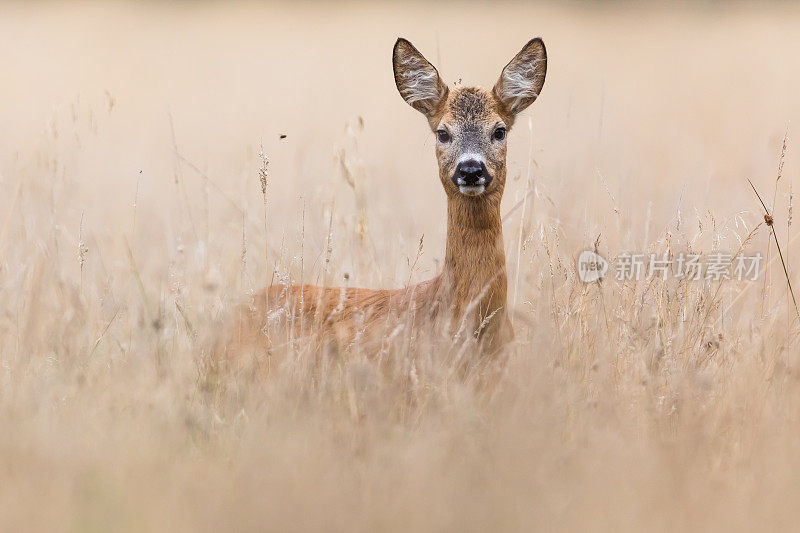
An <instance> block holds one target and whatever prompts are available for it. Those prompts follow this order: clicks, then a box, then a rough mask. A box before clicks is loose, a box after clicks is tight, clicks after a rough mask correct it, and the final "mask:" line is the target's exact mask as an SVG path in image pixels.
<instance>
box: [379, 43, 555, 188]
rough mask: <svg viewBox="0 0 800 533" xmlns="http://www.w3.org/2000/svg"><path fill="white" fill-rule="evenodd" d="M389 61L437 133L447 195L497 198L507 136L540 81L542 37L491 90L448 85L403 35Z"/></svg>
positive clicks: (404, 90)
mask: <svg viewBox="0 0 800 533" xmlns="http://www.w3.org/2000/svg"><path fill="white" fill-rule="evenodd" d="M392 61H393V66H394V80H395V83H396V84H397V90H398V91H400V95H401V96H402V97H403V99H404V100H405V101H406V102H408V104H409V105H411V107H413V108H414V109H416V110H417V111H419V112H421V113H422V114H423V115H425V117H426V118H427V119H428V124H430V127H431V130H432V131H433V132H434V134H435V135H436V158H437V160H438V162H439V178H440V180H441V182H442V185H443V186H444V190H445V192H446V193H447V196H448V198H461V197H466V198H471V199H474V200H480V199H486V198H490V197H495V198H497V199H499V198H500V197H501V196H502V194H503V189H504V187H505V180H506V136H507V134H508V132H509V131H510V130H511V127H512V125H513V124H514V118H515V117H516V115H517V114H518V113H520V112H521V111H522V110H524V109H525V108H527V107H528V106H529V105H530V104H532V103H533V101H534V100H536V98H537V97H538V96H539V92H540V91H541V90H542V85H544V78H545V73H546V71H547V52H546V51H545V47H544V43H543V42H542V40H541V39H538V38H537V39H533V40H531V41H529V42H528V44H526V45H525V46H524V47H523V48H522V50H520V52H519V53H518V54H517V55H516V56H514V58H513V59H512V60H511V61H510V62H509V63H508V64H507V65H506V66H505V68H504V69H503V71H502V73H501V74H500V78H499V79H498V80H497V83H495V85H494V88H493V89H492V90H491V91H488V90H486V89H482V88H479V87H458V88H455V89H452V90H450V89H448V87H447V85H446V84H445V83H444V82H443V81H442V79H441V77H440V76H439V72H438V71H437V70H436V67H434V66H433V65H432V64H431V63H430V62H429V61H428V60H427V59H425V57H424V56H423V55H422V54H421V53H420V52H419V50H417V49H416V48H414V45H412V44H411V43H410V42H409V41H407V40H405V39H398V40H397V42H396V43H395V45H394V54H393V58H392Z"/></svg>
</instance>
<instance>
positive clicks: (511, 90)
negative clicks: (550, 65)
mask: <svg viewBox="0 0 800 533" xmlns="http://www.w3.org/2000/svg"><path fill="white" fill-rule="evenodd" d="M545 74H547V50H545V48H544V42H542V40H541V39H539V38H536V39H531V40H530V41H528V44H526V45H525V46H523V47H522V50H520V51H519V53H518V54H517V55H516V56H514V59H512V60H511V61H510V62H509V63H508V65H506V67H505V68H504V69H503V72H502V73H501V74H500V79H499V80H497V83H496V84H495V86H494V94H495V95H497V98H499V99H500V101H501V102H502V103H503V105H504V106H505V108H506V109H507V110H508V111H509V113H511V114H512V115H516V114H517V113H519V112H520V111H522V110H523V109H525V108H526V107H528V106H529V105H531V104H532V103H533V101H534V100H536V98H538V97H539V93H540V92H541V91H542V86H543V85H544V77H545Z"/></svg>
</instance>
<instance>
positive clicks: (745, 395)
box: [0, 3, 800, 531]
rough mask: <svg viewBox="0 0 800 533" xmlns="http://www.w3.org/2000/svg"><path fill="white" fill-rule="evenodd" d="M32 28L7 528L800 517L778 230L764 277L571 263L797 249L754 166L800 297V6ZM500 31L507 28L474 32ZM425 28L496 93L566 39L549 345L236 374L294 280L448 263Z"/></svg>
mask: <svg viewBox="0 0 800 533" xmlns="http://www.w3.org/2000/svg"><path fill="white" fill-rule="evenodd" d="M0 9H1V10H2V16H0V50H2V52H0V64H2V65H3V71H4V79H5V82H4V83H2V84H0V101H1V102H3V104H2V106H0V360H1V361H2V373H1V376H2V377H1V378H0V380H1V381H0V428H2V431H0V529H2V530H8V531H11V530H42V531H53V530H68V531H86V530H89V531H107V530H131V531H141V530H168V531H198V530H214V531H219V530H228V529H232V530H272V531H294V530H307V529H317V530H347V531H350V530H365V531H376V530H377V531H380V530H402V531H407V530H430V531H441V530H454V531H460V530H475V531H486V530H497V529H501V530H531V529H544V530H561V529H569V530H584V529H590V530H614V531H619V530H634V531H640V530H644V529H647V530H665V531H667V530H668V531H673V530H682V529H686V528H690V529H696V530H751V529H755V528H763V529H767V530H774V529H793V528H794V525H795V524H796V523H797V522H798V519H800V512H798V506H797V505H796V504H797V495H798V489H800V459H798V454H797V447H798V445H800V425H796V424H800V420H798V413H799V412H800V411H799V410H798V409H799V408H800V381H799V380H798V378H799V377H800V360H798V355H800V353H799V352H798V339H797V335H798V325H797V320H796V316H795V314H794V309H793V306H792V304H791V299H790V298H789V297H788V293H787V290H786V282H785V279H784V277H783V276H784V274H783V270H782V268H781V266H780V263H779V262H778V261H777V260H776V259H775V250H774V244H773V245H772V251H771V252H770V254H771V255H770V257H769V261H770V263H769V268H768V270H767V273H766V275H765V276H763V277H762V279H760V280H759V281H758V282H749V283H748V282H742V283H738V282H731V281H725V282H678V281H676V280H674V279H667V280H660V279H652V280H647V281H640V282H626V283H619V282H616V281H615V280H613V279H611V280H607V281H605V282H604V283H602V284H600V285H598V284H593V285H585V284H583V283H581V282H580V281H579V280H578V279H577V278H576V273H575V269H574V261H575V258H576V256H577V254H578V252H579V251H580V250H583V249H587V248H589V249H591V248H593V247H594V246H595V244H596V245H597V246H598V249H599V251H600V252H601V253H603V254H604V255H606V256H607V257H613V256H615V255H617V254H619V253H621V252H623V251H641V252H661V253H663V252H673V253H678V252H682V251H695V252H709V251H712V250H725V251H729V252H732V253H735V252H737V251H739V250H741V251H742V252H743V253H753V252H757V251H760V252H762V253H765V254H766V253H767V247H768V242H769V239H770V238H771V236H770V234H769V233H768V232H767V228H766V227H765V226H764V225H763V224H762V225H761V226H759V224H761V223H762V221H763V212H762V209H761V206H760V204H758V202H757V200H756V199H755V198H754V197H753V194H752V190H750V188H749V185H748V184H747V181H746V179H747V178H751V179H752V180H753V182H754V183H755V185H756V186H757V187H758V189H759V191H760V192H761V194H762V196H763V197H764V198H765V200H769V199H773V198H774V205H775V208H774V209H775V211H774V213H773V216H774V219H775V226H774V228H775V230H776V236H777V238H778V239H779V240H780V243H781V246H782V250H783V252H784V255H785V259H786V260H787V262H788V267H789V274H790V276H792V280H793V281H794V282H795V283H794V286H795V287H796V286H798V283H797V278H796V277H795V276H794V272H795V271H796V262H795V260H794V258H795V257H797V243H796V240H795V235H796V234H795V230H794V227H793V226H791V225H789V224H788V220H787V219H788V217H789V205H790V200H789V197H788V193H789V191H791V184H792V181H793V178H794V176H795V175H796V173H797V171H798V168H799V167H798V163H800V156H798V154H800V150H797V149H795V146H794V142H793V137H794V136H795V135H794V133H793V128H794V124H796V123H797V122H798V120H797V119H798V118H800V101H798V100H797V97H796V92H797V91H796V87H797V85H798V83H800V72H799V71H798V70H797V68H796V66H797V65H796V57H797V56H798V52H800V40H798V38H797V33H796V26H797V23H798V20H800V13H799V12H798V11H797V9H796V8H794V7H792V6H789V5H784V4H766V5H764V4H754V5H749V4H737V5H735V6H733V7H728V8H725V9H723V7H721V6H720V5H717V4H708V5H706V4H701V5H699V6H687V5H684V6H682V7H680V8H670V9H666V8H664V9H661V8H659V7H657V6H648V7H638V8H635V7H631V6H623V5H618V6H614V7H605V8H601V7H599V6H596V5H594V4H582V3H581V4H571V5H567V6H566V7H556V6H550V5H544V6H537V7H524V6H519V5H511V4H509V5H502V6H492V7H489V6H480V5H476V4H475V5H473V4H469V5H459V4H447V5H445V6H442V7H435V8H431V7H426V6H422V5H412V6H411V7H405V8H394V7H390V6H388V5H386V6H372V5H369V6H368V5H347V6H344V7H342V6H338V7H335V8H334V7H327V6H318V5H312V4H303V5H300V6H290V5H279V6H261V5H256V4H242V5H236V6H230V5H216V4H199V5H193V4H177V5H163V6H162V5H159V4H145V5H134V4H114V5H110V6H109V5H105V6H101V5H92V4H85V5H78V6H75V5H72V6H57V5H46V4H35V5H30V6H29V5H25V4H4V5H3V6H2V7H1V8H0ZM476 21H479V23H480V24H479V27H487V28H488V27H489V25H492V24H494V25H501V26H502V28H503V31H502V32H497V33H491V32H488V31H487V33H486V34H483V33H481V32H478V33H477V34H476V33H475V32H471V33H470V35H471V36H472V37H474V38H471V39H468V40H466V41H465V39H464V38H463V30H464V28H468V27H470V28H471V27H473V25H475V24H477V22H476ZM398 34H402V35H404V36H406V37H409V38H410V39H412V40H413V41H414V42H415V44H417V45H418V46H419V47H420V49H421V50H423V52H424V53H426V54H427V55H428V56H429V57H430V58H431V59H432V60H433V61H434V62H436V63H437V65H438V66H439V67H440V71H441V72H442V74H443V75H444V76H445V78H446V79H447V80H448V81H451V82H453V81H456V80H458V79H459V78H463V81H464V83H481V84H483V85H489V84H491V83H492V82H493V81H494V79H495V77H496V76H497V74H498V73H499V71H500V69H501V67H502V66H503V65H504V64H505V62H506V61H507V60H508V59H509V58H510V57H511V56H512V55H513V53H514V52H515V51H516V50H517V49H518V48H519V46H521V45H522V43H524V42H525V41H527V39H529V38H530V37H531V36H533V35H535V34H541V35H542V36H543V37H544V38H545V41H546V42H547V46H548V51H549V53H550V71H549V72H548V80H547V83H546V85H545V90H544V93H543V95H542V97H541V98H540V99H539V101H537V102H536V103H535V104H534V106H533V110H532V111H531V112H529V113H530V114H529V117H530V121H529V118H528V117H522V118H521V119H520V120H519V121H518V123H517V125H516V127H515V129H514V131H513V132H512V133H511V135H510V141H509V142H510V156H509V165H510V172H509V185H508V187H507V191H506V200H505V210H506V211H511V209H512V207H513V206H515V205H518V203H519V202H520V201H523V206H524V207H523V206H520V207H519V208H518V209H516V210H514V211H513V212H511V213H510V215H509V217H508V218H507V220H506V222H505V230H506V241H507V242H506V245H507V246H506V249H507V257H508V264H509V269H510V276H509V279H510V280H512V282H511V284H510V290H509V296H510V304H511V306H512V312H513V316H514V322H515V329H516V332H517V340H516V343H515V344H514V345H513V346H512V347H511V348H510V349H509V350H508V353H507V354H506V357H505V359H506V360H505V361H504V362H503V363H502V364H500V363H498V364H494V365H489V366H486V367H473V368H472V371H471V372H468V373H467V375H464V374H463V373H461V372H460V371H459V368H460V366H459V364H458V361H456V359H458V357H460V354H458V353H442V352H441V351H432V350H430V349H428V348H429V346H426V344H425V342H424V340H423V339H419V338H416V337H414V336H413V335H411V334H409V332H408V331H405V330H402V329H398V330H396V331H394V332H392V333H390V334H389V335H387V338H386V339H385V343H384V345H383V350H382V351H381V353H380V354H379V357H380V358H381V360H382V361H383V364H376V363H375V361H374V360H373V359H370V358H369V357H367V356H366V355H365V354H359V353H354V354H351V355H350V356H341V357H337V356H324V357H321V356H320V347H319V346H318V345H316V344H313V343H295V344H287V345H285V346H283V347H281V349H279V350H276V352H275V354H274V355H273V357H272V360H271V361H270V370H271V376H270V378H269V379H268V380H266V381H258V380H254V379H252V376H249V375H246V374H243V375H225V374H219V373H217V372H215V371H214V368H213V366H209V365H207V364H206V361H205V359H204V357H203V355H204V353H203V349H204V346H207V344H206V342H207V340H208V339H209V338H213V337H214V336H215V335H216V334H218V333H219V327H220V326H219V325H220V324H221V323H222V321H223V320H224V318H225V317H226V315H227V314H228V313H229V312H230V310H231V309H232V306H234V305H236V304H237V303H239V302H241V301H245V300H246V299H247V297H248V294H252V292H253V291H255V290H257V289H259V288H260V287H262V286H263V285H265V284H268V283H270V282H273V283H286V282H290V281H291V282H301V281H303V282H313V283H323V284H342V283H347V284H350V285H359V286H372V287H378V286H381V287H397V286H401V285H403V284H405V283H407V282H409V281H418V280H421V279H425V278H427V277H430V276H432V275H433V274H434V273H435V272H436V270H437V268H438V262H439V261H441V258H442V256H443V249H444V248H443V242H444V207H445V206H444V197H443V194H442V193H441V191H440V185H439V183H438V180H437V179H436V175H435V168H436V167H435V163H434V158H433V145H432V141H431V140H430V135H429V134H428V133H427V131H426V129H425V125H424V121H423V120H422V119H421V118H420V117H419V116H417V115H416V114H415V113H414V112H413V111H412V110H410V109H408V108H407V106H406V105H405V104H404V103H403V102H402V101H401V99H400V98H399V96H397V94H396V93H395V89H394V86H393V82H392V78H391V70H390V50H391V45H392V43H393V42H394V39H395V37H396V36H397V35H398ZM787 124H788V127H789V138H788V148H787V151H786V154H785V160H784V161H782V162H781V167H782V178H781V179H780V180H779V181H778V182H777V185H775V183H776V178H777V172H778V171H777V169H778V165H779V158H780V157H781V146H782V140H783V135H784V132H785V130H786V128H787ZM280 135H286V138H284V139H281V138H280ZM262 147H263V153H264V154H266V155H267V156H268V157H269V166H263V165H264V160H263V159H262V158H261V157H260V153H261V150H262ZM260 168H263V169H265V170H266V171H267V172H268V174H267V175H265V174H261V175H263V176H264V177H265V181H266V190H265V194H264V195H263V196H262V190H261V183H260V174H259V169H260ZM773 187H777V188H775V189H773ZM773 192H774V195H773V194H770V193H773ZM265 205H266V209H265ZM768 207H769V208H770V209H772V208H773V206H772V205H769V206H768ZM265 228H266V236H265ZM355 352H357V350H355Z"/></svg>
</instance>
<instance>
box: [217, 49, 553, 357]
mask: <svg viewBox="0 0 800 533" xmlns="http://www.w3.org/2000/svg"><path fill="white" fill-rule="evenodd" d="M392 61H393V66H394V79H395V83H396V85H397V89H398V91H399V92H400V95H401V96H402V97H403V99H404V100H405V101H406V102H407V103H408V104H410V105H411V107H413V108H414V109H416V110H417V111H419V112H421V113H422V114H423V115H425V117H426V118H427V119H428V124H429V125H430V128H431V130H432V132H433V133H434V134H435V136H436V158H437V160H438V163H439V179H440V181H441V182H442V186H443V187H444V191H445V194H446V196H447V245H446V249H445V259H444V267H443V271H442V272H441V274H439V275H438V276H437V277H435V278H433V279H431V280H428V281H425V282H423V283H420V284H418V285H412V286H409V287H405V288H403V289H398V290H384V289H380V290H372V289H362V288H337V287H318V286H313V285H295V286H281V285H279V286H272V287H269V288H267V289H265V290H263V291H261V292H260V293H259V294H257V295H256V297H255V301H254V302H253V304H252V305H250V306H248V307H246V308H245V307H242V308H241V309H240V312H239V315H238V318H237V320H238V325H237V327H236V328H235V332H234V334H235V339H234V340H232V341H231V342H230V343H229V346H227V347H226V350H228V351H229V352H237V353H241V348H242V347H243V346H244V347H253V348H261V349H259V350H258V351H259V352H260V353H262V354H263V353H264V352H265V350H267V349H268V348H269V346H270V344H271V341H270V338H269V337H270V333H269V330H270V328H271V326H268V323H269V322H270V321H271V318H270V317H272V318H274V317H279V316H284V317H285V316H287V315H288V316H289V317H291V319H292V320H294V319H298V318H299V319H301V321H302V320H307V321H310V322H311V323H315V324H317V325H318V326H320V327H319V328H317V331H322V332H324V334H326V335H328V336H330V337H332V338H333V339H335V340H338V341H339V342H345V343H347V342H350V341H352V340H353V339H354V338H355V337H356V336H359V338H363V336H364V333H365V332H366V333H367V334H369V332H370V331H372V332H376V330H378V329H380V330H381V331H380V333H383V332H387V333H388V332H389V331H392V330H393V329H394V328H395V326H396V325H397V323H398V320H402V319H403V317H412V319H411V320H412V322H413V323H412V324H411V326H412V327H414V328H419V327H421V326H427V327H431V326H432V327H434V328H438V329H439V330H440V331H445V332H446V333H448V334H449V335H450V336H451V337H450V338H452V335H454V334H461V333H464V332H466V335H465V337H466V336H468V335H469V334H472V338H473V339H477V340H478V342H479V343H480V344H481V345H482V347H483V350H484V351H494V350H495V349H497V348H498V347H500V346H502V345H503V344H504V343H506V342H507V341H508V340H510V339H511V338H512V336H513V332H512V331H511V324H510V322H509V320H508V317H507V315H506V310H505V306H506V285H507V282H506V261H505V250H504V246H503V228H502V223H501V217H500V200H501V198H502V196H503V189H504V187H505V181H506V135H507V133H508V131H509V130H510V129H511V126H512V125H513V123H514V117H515V116H516V115H517V114H518V113H519V112H520V111H522V110H524V109H525V108H527V107H528V106H529V105H530V104H531V103H532V102H533V101H534V100H536V98H537V97H538V96H539V92H540V91H541V89H542V85H543V84H544V79H545V73H546V70H547V54H546V51H545V46H544V43H543V42H542V40H541V39H539V38H537V39H533V40H531V41H529V42H528V43H527V44H526V45H525V46H524V47H523V48H522V50H521V51H520V52H519V53H518V54H517V55H516V56H514V58H513V59H512V60H511V61H510V62H509V63H508V64H507V65H506V66H505V68H504V69H503V71H502V73H501V74H500V78H499V79H498V80H497V83H496V84H495V85H494V88H493V89H492V90H491V91H489V90H486V89H482V88H477V87H457V88H453V89H449V88H448V87H447V85H446V84H445V83H444V82H443V81H442V79H441V78H440V77H439V73H438V71H437V70H436V68H435V67H434V66H433V65H432V64H431V63H430V62H428V60H427V59H425V57H423V55H422V54H421V53H420V52H419V51H418V50H417V49H416V48H415V47H414V46H413V45H412V44H411V43H410V42H409V41H407V40H405V39H398V40H397V42H396V43H395V46H394V52H393V57H392ZM395 319H398V320H395ZM376 333H377V332H376ZM380 333H377V334H378V335H379V334H380Z"/></svg>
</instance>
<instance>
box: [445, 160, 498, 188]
mask: <svg viewBox="0 0 800 533" xmlns="http://www.w3.org/2000/svg"><path fill="white" fill-rule="evenodd" d="M490 181H491V178H490V177H489V173H488V172H486V165H484V164H483V161H477V160H475V159H468V160H466V161H462V162H461V163H459V164H458V166H457V167H456V172H455V175H454V176H453V182H454V183H455V185H456V186H466V187H476V186H479V185H484V186H485V185H489V182H490Z"/></svg>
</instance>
